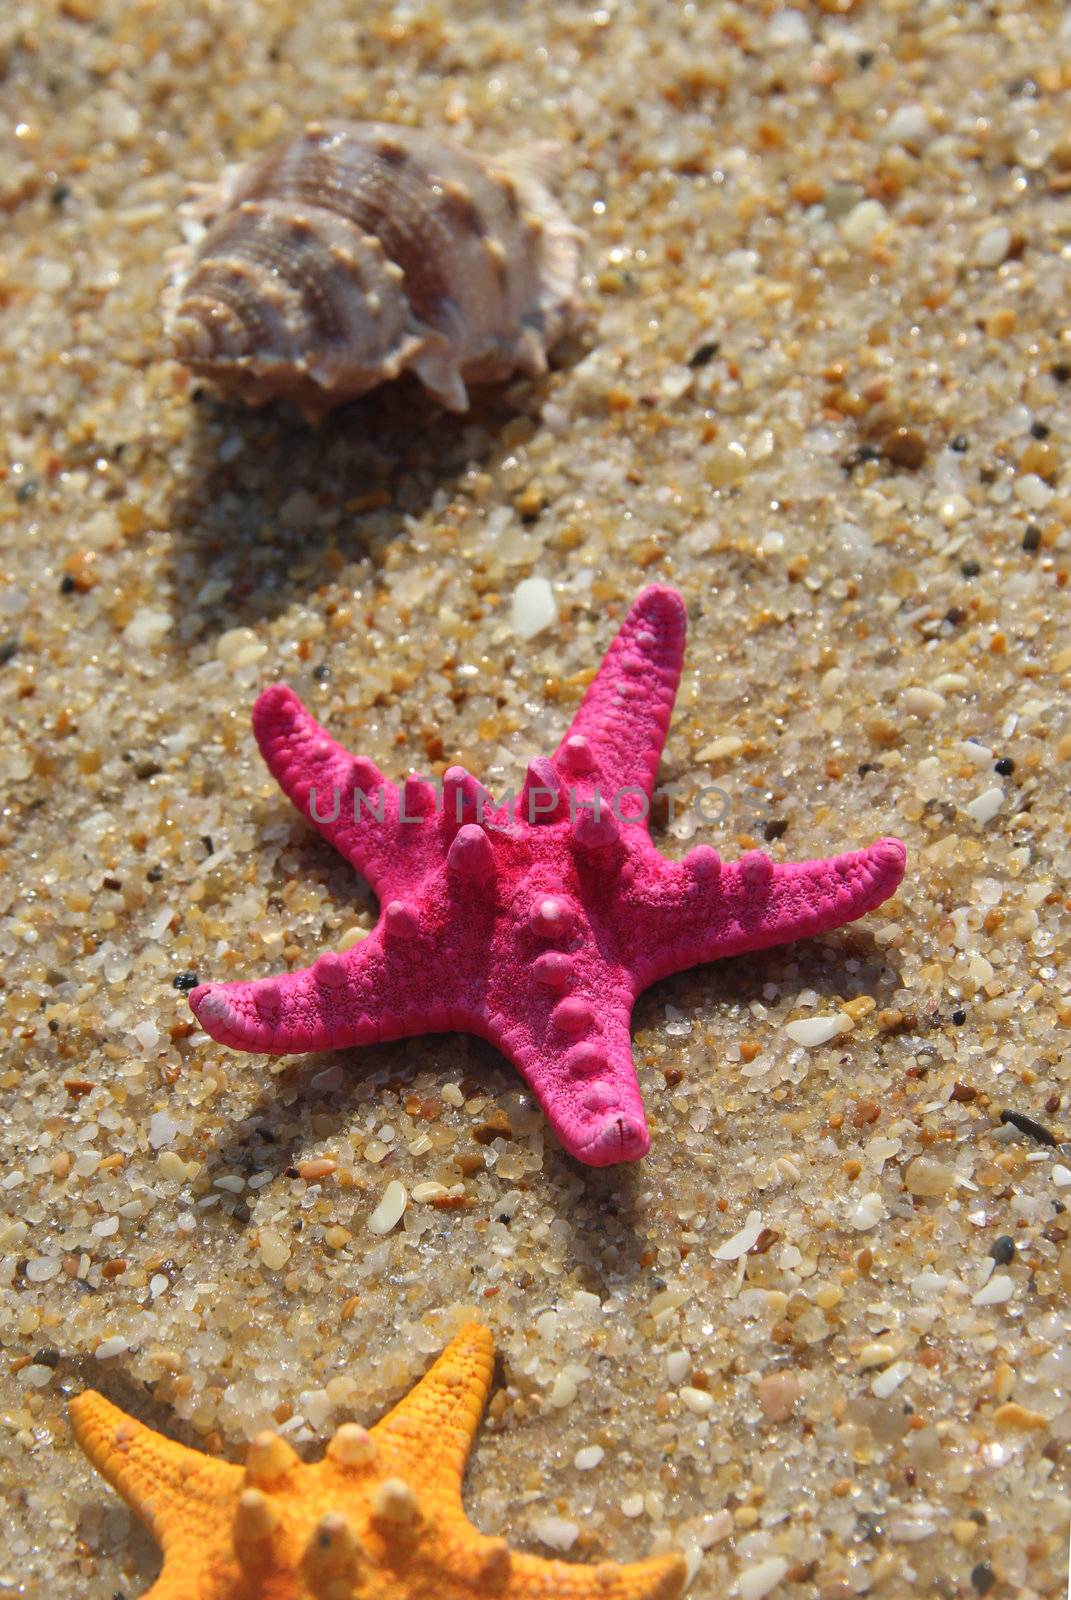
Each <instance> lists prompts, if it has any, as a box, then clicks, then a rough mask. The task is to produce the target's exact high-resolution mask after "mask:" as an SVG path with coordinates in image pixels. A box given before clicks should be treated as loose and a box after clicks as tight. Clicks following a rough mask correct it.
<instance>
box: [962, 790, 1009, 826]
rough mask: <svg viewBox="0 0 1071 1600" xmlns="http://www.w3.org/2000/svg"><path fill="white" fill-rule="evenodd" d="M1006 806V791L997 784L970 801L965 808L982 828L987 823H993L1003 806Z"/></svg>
mask: <svg viewBox="0 0 1071 1600" xmlns="http://www.w3.org/2000/svg"><path fill="white" fill-rule="evenodd" d="M1003 804H1004V790H1003V789H1001V788H999V787H998V786H997V785H996V784H994V785H993V787H992V788H990V789H983V791H982V793H981V794H980V795H976V797H975V798H974V799H973V800H971V801H969V802H968V804H967V805H965V806H964V807H963V809H964V811H965V812H966V813H967V815H968V816H969V817H973V818H974V820H975V822H977V823H978V824H979V825H980V826H981V827H984V826H985V824H986V823H987V822H992V820H993V818H994V817H995V816H996V814H997V812H998V811H999V810H1000V808H1001V806H1002V805H1003Z"/></svg>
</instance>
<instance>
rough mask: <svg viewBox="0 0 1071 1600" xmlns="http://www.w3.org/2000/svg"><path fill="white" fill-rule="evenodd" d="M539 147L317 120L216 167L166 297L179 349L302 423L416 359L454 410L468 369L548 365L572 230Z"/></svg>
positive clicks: (567, 314) (491, 375)
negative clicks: (258, 153) (199, 221)
mask: <svg viewBox="0 0 1071 1600" xmlns="http://www.w3.org/2000/svg"><path fill="white" fill-rule="evenodd" d="M548 148H549V147H547V146H536V147H534V149H532V150H530V151H520V152H517V153H515V154H513V155H503V156H501V157H498V158H496V159H494V160H491V159H489V158H487V157H484V156H480V155H476V154H474V153H473V152H472V151H469V150H464V149H461V148H460V147H459V146H458V145H456V144H453V143H451V142H450V141H449V140H447V139H444V138H442V137H441V136H439V135H438V134H433V133H426V132H423V131H422V130H420V129H416V128H405V127H400V126H394V125H393V124H386V123H378V122H338V123H310V124H309V126H308V127H306V129H305V130H304V132H303V133H301V134H299V135H298V136H297V137H296V138H294V139H291V140H288V141H286V142H285V143H283V144H280V145H277V146H276V147H274V148H273V149H271V150H269V151H267V153H266V154H265V155H263V156H262V157H260V159H259V160H257V161H255V162H253V163H252V164H250V165H249V166H247V167H242V168H239V169H237V171H236V172H235V173H234V174H233V176H231V177H230V178H227V177H225V178H224V180H223V182H222V184H221V185H220V186H219V188H218V189H217V190H215V191H210V198H207V199H203V200H202V201H201V202H200V203H199V206H198V210H199V212H200V213H201V214H202V216H204V217H206V218H207V219H210V220H209V225H208V228H207V232H205V234H204V236H203V238H202V239H201V241H200V243H199V245H198V246H197V247H196V249H195V251H194V253H193V257H192V260H187V262H186V264H185V266H184V267H183V268H181V269H180V271H179V273H178V274H177V276H176V280H175V282H174V285H173V287H172V291H171V294H170V296H169V298H170V301H171V305H172V308H173V309H172V310H171V313H170V316H169V319H168V321H169V329H168V331H169V335H170V340H171V347H172V351H173V353H174V355H175V356H176V357H177V358H178V360H179V361H181V362H183V363H184V364H185V365H186V366H188V367H190V368H192V369H193V371H194V372H196V373H197V374H198V375H200V376H203V377H206V378H211V379H213V380H214V381H215V382H216V383H217V384H218V385H219V386H220V387H221V388H223V389H225V390H227V391H228V392H230V393H232V394H236V395H239V396H240V397H241V398H242V399H243V400H246V401H248V402H249V403H250V404H252V405H260V404H262V403H264V402H265V401H268V400H274V399H277V398H282V399H286V400H289V401H291V402H292V403H294V404H296V405H297V406H298V407H299V408H300V409H301V411H302V412H303V413H304V414H305V416H306V417H307V418H308V420H309V421H311V422H318V421H319V420H320V419H321V418H322V417H323V416H325V415H326V413H327V412H329V411H331V410H332V409H333V408H334V407H336V406H339V405H342V404H343V403H344V402H345V401H347V400H352V399H353V398H354V397H355V396H356V395H360V394H364V393H366V391H367V390H369V389H373V388H375V387H376V385H377V384H379V383H382V382H384V381H385V380H387V379H390V378H395V377H397V376H398V374H399V373H400V372H403V371H407V370H408V371H412V372H414V373H416V375H417V377H418V378H419V379H420V381H421V382H422V383H423V385H424V387H425V388H426V389H428V390H429V391H430V393H431V394H433V395H434V396H435V397H436V399H437V400H439V401H440V402H441V403H442V405H444V406H445V407H447V409H448V410H450V411H465V410H467V409H468V403H469V398H468V391H467V388H466V385H467V384H468V383H483V382H492V381H495V380H497V379H501V378H506V377H508V376H510V374H511V373H514V372H518V371H519V372H522V373H525V374H528V375H531V376H537V375H538V374H540V373H542V372H545V371H546V366H547V352H548V350H550V349H551V348H552V346H553V345H554V344H555V342H556V341H557V340H558V339H559V338H560V336H561V335H562V333H564V332H565V330H566V328H567V327H568V325H569V323H570V322H571V320H572V319H573V317H574V314H575V311H576V302H575V300H574V291H575V286H576V280H577V273H578V268H579V238H580V236H579V234H578V232H577V230H576V229H575V228H574V227H572V225H571V224H570V223H569V222H568V221H567V219H566V217H565V215H564V213H563V212H562V211H561V209H560V208H559V206H558V205H557V203H556V202H555V201H554V200H553V199H552V197H551V195H550V193H549V191H548V188H547V186H546V181H545V168H546V166H547V163H548Z"/></svg>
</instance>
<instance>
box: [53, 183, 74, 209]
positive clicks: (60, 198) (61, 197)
mask: <svg viewBox="0 0 1071 1600" xmlns="http://www.w3.org/2000/svg"><path fill="white" fill-rule="evenodd" d="M48 198H49V203H50V204H51V205H54V206H61V205H62V204H63V202H64V201H65V200H69V199H70V198H71V186H70V184H69V183H57V185H56V187H55V188H54V189H53V191H52V193H51V194H50V195H49V197H48Z"/></svg>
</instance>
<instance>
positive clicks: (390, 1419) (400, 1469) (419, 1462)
mask: <svg viewBox="0 0 1071 1600" xmlns="http://www.w3.org/2000/svg"><path fill="white" fill-rule="evenodd" d="M494 1363H495V1351H494V1343H493V1341H492V1338H491V1335H490V1333H488V1331H487V1329H486V1328H484V1327H482V1326H481V1325H480V1324H479V1323H476V1322H472V1323H469V1325H468V1326H467V1327H465V1328H463V1329H462V1330H461V1332H460V1333H459V1334H458V1335H457V1337H456V1338H454V1339H452V1340H451V1342H450V1343H449V1344H448V1345H447V1347H446V1349H445V1350H444V1351H443V1353H442V1355H441V1356H440V1357H439V1358H438V1360H437V1361H436V1362H435V1364H434V1366H433V1367H432V1368H431V1369H430V1371H429V1372H427V1373H426V1375H425V1376H424V1377H423V1378H422V1379H421V1380H420V1382H419V1383H418V1384H417V1385H416V1387H415V1388H413V1389H411V1390H410V1391H409V1393H408V1394H407V1395H406V1396H405V1398H404V1399H403V1400H400V1401H399V1402H398V1404H397V1405H396V1406H395V1407H394V1409H393V1411H389V1412H388V1413H387V1415H386V1416H385V1417H384V1418H383V1419H382V1421H380V1422H377V1423H376V1425H375V1427H374V1428H373V1429H372V1430H371V1433H372V1439H373V1441H374V1442H375V1446H376V1450H377V1452H378V1455H379V1457H380V1460H381V1461H382V1463H383V1467H384V1470H385V1471H387V1472H392V1473H396V1474H397V1475H398V1476H399V1477H401V1478H403V1479H404V1480H405V1481H406V1482H408V1483H410V1484H412V1486H413V1487H414V1488H415V1489H417V1490H418V1492H420V1493H421V1494H422V1495H425V1496H430V1497H432V1498H434V1499H435V1500H437V1501H439V1502H445V1509H448V1510H452V1511H455V1512H456V1511H460V1509H461V1480H462V1478H463V1477H464V1474H465V1466H466V1463H467V1461H468V1458H469V1451H470V1450H471V1448H472V1441H473V1439H474V1438H475V1435H476V1430H477V1428H478V1427H479V1425H480V1418H481V1417H482V1415H483V1408H484V1406H485V1405H486V1404H487V1396H488V1393H489V1391H490V1388H491V1374H492V1372H493V1370H494Z"/></svg>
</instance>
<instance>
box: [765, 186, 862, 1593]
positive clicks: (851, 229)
mask: <svg viewBox="0 0 1071 1600" xmlns="http://www.w3.org/2000/svg"><path fill="white" fill-rule="evenodd" d="M888 221H889V217H888V213H887V212H886V210H885V207H884V206H883V205H882V203H881V201H880V200H860V202H859V204H858V205H857V206H854V207H853V208H852V210H851V211H849V212H848V215H847V216H846V217H845V218H844V219H843V220H842V222H841V224H840V235H841V238H842V239H843V240H844V242H845V244H848V245H851V247H852V249H853V250H865V249H866V247H867V245H870V244H873V243H874V240H875V239H876V238H877V237H878V235H879V234H880V233H882V232H883V231H884V229H885V228H886V226H887V224H888ZM763 1592H764V1593H765V1591H763Z"/></svg>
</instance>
